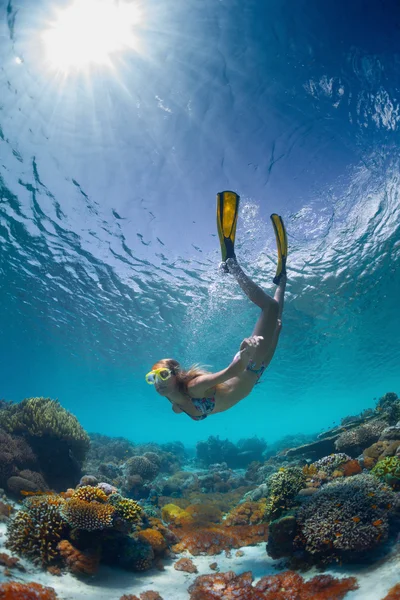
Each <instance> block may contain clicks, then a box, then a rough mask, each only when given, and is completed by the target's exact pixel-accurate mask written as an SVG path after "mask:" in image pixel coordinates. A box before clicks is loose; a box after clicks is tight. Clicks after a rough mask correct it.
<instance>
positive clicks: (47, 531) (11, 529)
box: [6, 495, 66, 566]
mask: <svg viewBox="0 0 400 600" xmlns="http://www.w3.org/2000/svg"><path fill="white" fill-rule="evenodd" d="M63 504H64V500H63V499H62V498H60V497H59V496H56V495H50V496H34V497H32V498H28V499H27V500H25V502H24V503H23V506H22V509H21V510H19V511H18V512H17V514H16V516H15V517H14V518H13V519H12V520H11V521H10V523H9V525H8V541H7V543H6V546H7V548H9V549H10V550H11V551H12V552H15V553H16V554H20V555H22V556H26V557H27V558H29V559H30V560H31V561H32V562H34V563H39V564H41V565H42V566H47V565H51V564H52V563H53V562H55V561H57V560H58V558H59V553H58V549H57V545H58V543H59V542H60V540H61V539H62V537H63V535H64V533H65V529H66V523H65V521H64V520H63V518H62V517H61V514H60V508H61V507H62V506H63Z"/></svg>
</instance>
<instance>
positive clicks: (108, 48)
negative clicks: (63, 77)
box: [42, 0, 143, 72]
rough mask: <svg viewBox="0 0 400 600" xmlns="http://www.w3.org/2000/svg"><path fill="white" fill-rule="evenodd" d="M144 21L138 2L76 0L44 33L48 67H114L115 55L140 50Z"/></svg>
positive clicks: (59, 12)
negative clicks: (141, 26)
mask: <svg viewBox="0 0 400 600" xmlns="http://www.w3.org/2000/svg"><path fill="white" fill-rule="evenodd" d="M142 18H143V15H142V11H141V9H140V6H139V5H138V3H137V2H135V1H130V2H128V1H126V2H122V1H119V0H74V2H73V3H72V4H71V5H70V6H69V7H68V8H66V9H64V10H58V11H57V13H56V16H55V19H54V21H52V22H51V23H50V24H49V27H48V29H47V30H46V31H45V32H44V33H43V34H42V39H43V42H44V46H45V51H46V59H47V61H48V64H49V66H50V67H51V68H52V69H54V70H58V71H62V72H69V71H71V70H84V69H87V68H88V67H90V66H93V65H102V66H104V65H105V66H109V67H110V66H112V60H111V57H112V56H113V55H116V54H119V53H121V52H123V51H124V50H138V49H139V38H138V36H137V28H138V27H139V25H140V23H141V22H142Z"/></svg>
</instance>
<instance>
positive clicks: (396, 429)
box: [379, 423, 400, 444]
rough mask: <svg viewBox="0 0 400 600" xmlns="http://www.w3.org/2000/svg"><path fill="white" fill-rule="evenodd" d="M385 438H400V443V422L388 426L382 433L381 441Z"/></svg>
mask: <svg viewBox="0 0 400 600" xmlns="http://www.w3.org/2000/svg"><path fill="white" fill-rule="evenodd" d="M385 440H399V444H400V423H397V424H396V425H392V427H386V429H384V430H383V431H382V433H381V436H380V438H379V441H385Z"/></svg>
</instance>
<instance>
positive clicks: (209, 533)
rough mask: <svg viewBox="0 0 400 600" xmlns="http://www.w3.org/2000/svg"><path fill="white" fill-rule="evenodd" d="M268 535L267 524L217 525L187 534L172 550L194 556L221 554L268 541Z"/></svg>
mask: <svg viewBox="0 0 400 600" xmlns="http://www.w3.org/2000/svg"><path fill="white" fill-rule="evenodd" d="M177 531H178V530H177ZM267 534H268V526H267V525H265V524H262V525H242V526H234V527H224V526H222V525H219V526H218V525H216V526H215V527H209V528H205V529H195V530H193V531H187V532H185V533H184V534H183V536H182V537H181V540H180V542H179V543H178V544H176V545H175V546H173V548H172V550H173V551H174V552H183V551H184V550H188V551H189V552H190V553H191V554H192V555H193V556H198V555H199V554H207V555H213V554H219V553H221V552H223V551H224V550H231V549H232V548H240V547H242V546H251V545H254V544H258V543H260V542H262V541H266V540H267Z"/></svg>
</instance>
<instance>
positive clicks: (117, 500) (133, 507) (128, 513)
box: [109, 494, 143, 523]
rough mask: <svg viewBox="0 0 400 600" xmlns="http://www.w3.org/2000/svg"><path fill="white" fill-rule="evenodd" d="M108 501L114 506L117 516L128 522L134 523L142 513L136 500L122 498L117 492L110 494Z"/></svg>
mask: <svg viewBox="0 0 400 600" xmlns="http://www.w3.org/2000/svg"><path fill="white" fill-rule="evenodd" d="M109 502H110V504H112V505H113V506H114V507H115V510H116V511H117V514H118V516H119V517H121V519H124V521H128V522H129V523H136V522H137V521H139V520H140V518H141V516H142V514H143V510H142V508H141V506H140V505H139V504H138V503H137V502H135V501H134V500H130V498H123V497H122V496H120V495H119V494H112V495H111V496H110V498H109Z"/></svg>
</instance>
